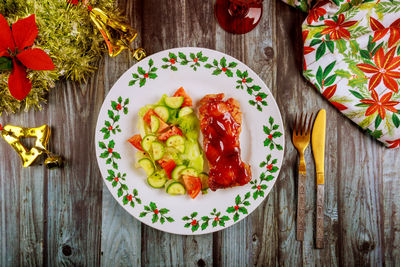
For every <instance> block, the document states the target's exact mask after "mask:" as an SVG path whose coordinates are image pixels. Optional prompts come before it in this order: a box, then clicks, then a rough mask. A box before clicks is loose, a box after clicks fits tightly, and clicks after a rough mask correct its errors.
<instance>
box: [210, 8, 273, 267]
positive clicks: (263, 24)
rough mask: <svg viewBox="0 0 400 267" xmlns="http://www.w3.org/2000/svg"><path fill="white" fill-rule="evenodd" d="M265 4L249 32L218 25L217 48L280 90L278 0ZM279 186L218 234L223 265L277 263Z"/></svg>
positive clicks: (216, 258) (219, 260)
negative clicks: (235, 32)
mask: <svg viewBox="0 0 400 267" xmlns="http://www.w3.org/2000/svg"><path fill="white" fill-rule="evenodd" d="M263 8H264V10H263V12H264V13H263V17H262V19H261V21H260V23H259V25H258V26H257V27H256V28H255V29H254V30H253V31H252V32H250V33H248V34H246V35H232V34H229V33H226V32H225V31H223V30H222V29H221V28H220V27H219V26H218V27H217V37H218V38H217V50H219V51H222V52H225V53H227V54H229V55H231V56H233V57H236V58H238V59H239V60H241V61H243V62H244V63H245V64H247V65H248V66H249V67H250V68H252V69H253V70H254V71H255V72H256V73H258V74H259V76H260V77H261V78H262V79H263V80H264V81H265V82H266V84H267V86H268V87H269V88H270V89H272V92H273V93H276V87H275V73H276V64H275V63H276V61H275V49H276V47H275V44H276V43H275V40H276V39H275V2H273V1H264V3H263ZM275 190H276V189H274V190H273V191H272V192H271V193H270V195H269V196H268V198H267V200H266V201H265V202H263V203H262V204H261V205H260V207H258V208H257V209H256V210H255V211H254V212H253V213H252V214H251V215H250V216H249V217H248V218H246V219H245V220H243V221H241V222H240V223H238V224H237V225H235V226H232V227H230V228H228V229H226V230H224V231H222V232H219V233H217V234H215V238H216V239H217V240H215V241H214V242H216V243H217V244H218V249H219V250H218V249H217V250H216V251H215V253H216V255H214V261H215V262H217V263H218V264H221V265H222V266H244V265H249V264H254V265H269V266H271V265H273V264H274V265H275V263H276V260H277V254H276V253H275V252H274V251H275V248H276V247H277V245H278V242H277V235H276V231H275V223H274V222H276V216H275V214H276V213H275V204H274V203H275V201H276V198H275V196H274V194H276V193H275V192H276V191H275Z"/></svg>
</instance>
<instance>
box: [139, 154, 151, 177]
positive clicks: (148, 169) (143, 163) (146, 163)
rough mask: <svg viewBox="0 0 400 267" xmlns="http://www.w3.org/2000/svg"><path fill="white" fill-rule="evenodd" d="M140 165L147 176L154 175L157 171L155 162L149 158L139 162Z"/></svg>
mask: <svg viewBox="0 0 400 267" xmlns="http://www.w3.org/2000/svg"><path fill="white" fill-rule="evenodd" d="M139 165H140V166H141V167H142V168H143V169H144V171H145V172H146V174H147V176H150V175H152V174H153V173H154V171H155V168H154V164H153V162H152V161H151V160H149V159H148V158H143V159H141V160H139Z"/></svg>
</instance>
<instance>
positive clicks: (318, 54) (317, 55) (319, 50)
mask: <svg viewBox="0 0 400 267" xmlns="http://www.w3.org/2000/svg"><path fill="white" fill-rule="evenodd" d="M325 51H326V43H325V42H323V43H322V44H321V45H320V46H319V47H318V48H317V52H316V53H315V60H316V61H318V60H319V59H320V58H321V57H322V56H323V55H324V54H325Z"/></svg>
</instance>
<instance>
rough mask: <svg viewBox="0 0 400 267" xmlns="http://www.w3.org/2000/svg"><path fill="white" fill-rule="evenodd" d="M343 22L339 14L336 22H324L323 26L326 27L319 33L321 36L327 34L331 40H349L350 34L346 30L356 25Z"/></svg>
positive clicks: (350, 22) (354, 22)
mask: <svg viewBox="0 0 400 267" xmlns="http://www.w3.org/2000/svg"><path fill="white" fill-rule="evenodd" d="M344 20H345V17H344V15H343V14H340V15H339V17H338V19H337V20H336V21H333V20H325V25H326V26H328V27H327V28H325V29H324V30H323V31H322V32H321V34H322V35H325V34H329V37H330V38H331V40H337V39H342V38H345V39H349V38H350V32H349V31H348V30H347V29H346V28H348V27H351V26H353V25H354V24H356V23H357V21H355V20H351V21H346V22H344Z"/></svg>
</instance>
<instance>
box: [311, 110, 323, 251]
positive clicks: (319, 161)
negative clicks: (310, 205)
mask: <svg viewBox="0 0 400 267" xmlns="http://www.w3.org/2000/svg"><path fill="white" fill-rule="evenodd" d="M325 128H326V111H325V109H321V110H320V111H319V112H318V115H317V117H316V119H315V122H314V126H313V130H312V135H311V144H312V150H313V155H314V161H315V171H316V178H317V179H316V180H317V217H316V238H315V244H316V247H317V248H323V247H324V180H325V178H324V177H325V170H324V168H325V164H324V163H325Z"/></svg>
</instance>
